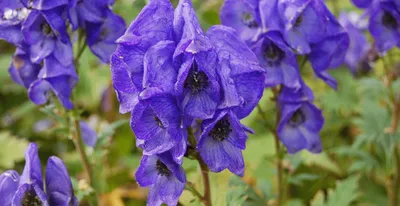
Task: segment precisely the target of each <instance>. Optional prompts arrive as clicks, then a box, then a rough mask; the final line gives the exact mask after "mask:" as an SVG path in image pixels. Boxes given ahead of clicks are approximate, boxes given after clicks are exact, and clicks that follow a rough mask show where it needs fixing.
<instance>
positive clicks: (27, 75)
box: [8, 48, 42, 88]
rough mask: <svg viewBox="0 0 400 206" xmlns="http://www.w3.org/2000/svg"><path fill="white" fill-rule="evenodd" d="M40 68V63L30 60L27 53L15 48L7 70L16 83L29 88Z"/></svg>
mask: <svg viewBox="0 0 400 206" xmlns="http://www.w3.org/2000/svg"><path fill="white" fill-rule="evenodd" d="M41 68H42V66H41V65H40V64H34V63H32V62H31V59H30V56H29V53H26V52H25V51H24V50H22V49H19V48H17V50H16V51H15V54H14V56H13V58H12V62H11V65H10V68H9V69H8V72H9V73H10V76H11V78H12V79H13V80H14V81H15V82H16V83H18V84H20V85H22V86H24V87H26V88H29V86H30V85H31V83H32V82H34V81H35V80H37V78H38V74H39V71H40V69H41Z"/></svg>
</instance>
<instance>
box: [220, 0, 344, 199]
mask: <svg viewBox="0 0 400 206" xmlns="http://www.w3.org/2000/svg"><path fill="white" fill-rule="evenodd" d="M220 17H221V21H222V23H223V24H224V25H227V26H231V27H233V28H234V29H235V30H236V32H237V34H238V36H240V37H241V39H242V40H243V41H245V42H246V43H247V45H248V46H249V47H250V48H251V49H252V51H253V52H254V53H255V54H256V56H257V58H258V60H259V62H260V65H261V66H262V68H263V69H264V73H265V84H264V85H265V87H266V88H271V89H272V91H273V94H274V98H273V99H274V101H276V109H277V111H276V112H277V118H276V125H275V129H274V130H273V133H274V135H275V137H276V138H275V143H276V147H275V148H276V152H277V171H278V198H277V205H282V204H283V196H284V194H283V193H284V191H283V185H282V184H283V182H282V179H283V177H282V175H283V174H282V172H283V171H282V162H281V158H282V155H281V148H280V146H279V142H278V141H279V140H280V142H282V143H283V144H284V145H285V147H286V149H287V152H288V153H290V154H293V153H297V152H299V151H300V150H302V149H306V150H308V151H310V152H312V153H319V152H321V151H322V144H321V140H320V137H319V132H320V131H321V129H322V127H323V125H324V118H323V115H322V112H321V110H319V109H318V108H317V107H316V106H314V104H313V101H314V95H313V93H312V91H311V89H310V88H309V87H308V86H307V85H306V84H305V82H304V81H303V79H302V77H301V75H300V70H301V67H302V66H303V65H304V63H305V62H306V61H307V60H308V61H309V62H310V63H311V65H312V67H313V69H314V73H315V75H316V76H317V77H318V78H320V79H322V80H323V81H325V82H326V83H327V84H328V85H329V86H331V87H333V88H335V89H336V87H337V83H336V81H335V79H333V78H332V77H331V76H330V75H329V73H328V72H327V70H328V69H330V68H335V67H338V66H340V65H341V64H342V62H343V60H344V57H345V53H346V50H347V48H348V46H349V36H348V34H347V32H345V30H344V28H343V27H342V26H341V25H340V24H339V22H338V21H337V20H336V18H335V17H334V15H333V14H332V13H331V12H330V11H329V10H328V8H327V7H326V5H325V3H324V2H323V1H322V0H311V1H300V0H299V1H289V0H256V1H250V0H243V1H236V0H225V2H224V5H223V6H222V9H221V13H220ZM298 56H301V58H300V59H302V62H297V59H299V58H297V57H298ZM260 111H261V112H262V111H263V110H262V109H261V108H260ZM263 116H264V117H266V115H263Z"/></svg>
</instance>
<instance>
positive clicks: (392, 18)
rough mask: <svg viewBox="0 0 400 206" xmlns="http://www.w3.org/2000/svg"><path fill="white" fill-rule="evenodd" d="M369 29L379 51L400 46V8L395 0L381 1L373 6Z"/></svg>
mask: <svg viewBox="0 0 400 206" xmlns="http://www.w3.org/2000/svg"><path fill="white" fill-rule="evenodd" d="M369 31H370V32H371V35H372V36H373V37H374V39H375V43H376V47H377V51H378V52H379V53H383V52H385V51H387V50H389V49H391V48H392V47H394V46H398V47H400V10H398V9H397V7H396V4H395V2H394V1H392V0H387V1H380V2H379V3H377V5H375V6H374V8H372V12H371V17H370V22H369Z"/></svg>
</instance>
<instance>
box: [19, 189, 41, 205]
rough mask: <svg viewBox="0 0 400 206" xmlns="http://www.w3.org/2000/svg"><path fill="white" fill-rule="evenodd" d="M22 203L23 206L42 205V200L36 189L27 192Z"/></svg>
mask: <svg viewBox="0 0 400 206" xmlns="http://www.w3.org/2000/svg"><path fill="white" fill-rule="evenodd" d="M21 203H22V206H42V201H41V200H40V199H39V197H38V196H37V194H36V193H35V192H34V191H29V192H26V193H25V195H24V197H23V198H22V202H21Z"/></svg>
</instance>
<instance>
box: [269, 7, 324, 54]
mask: <svg viewBox="0 0 400 206" xmlns="http://www.w3.org/2000/svg"><path fill="white" fill-rule="evenodd" d="M278 2H279V3H278ZM277 3H278V6H277V8H278V12H279V14H280V15H281V19H282V22H283V25H284V30H283V36H284V38H285V40H286V41H287V42H288V44H289V45H290V46H291V47H292V48H293V49H295V50H296V51H297V52H298V53H299V54H308V53H310V52H311V46H310V44H311V43H316V42H319V41H321V40H322V38H323V37H324V34H325V29H326V28H325V26H326V23H327V18H326V14H325V11H324V10H323V9H322V7H324V6H325V5H324V4H325V3H324V2H323V1H322V0H313V1H304V0H295V1H293V0H280V1H277ZM269 21H274V20H273V19H270V20H269Z"/></svg>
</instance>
